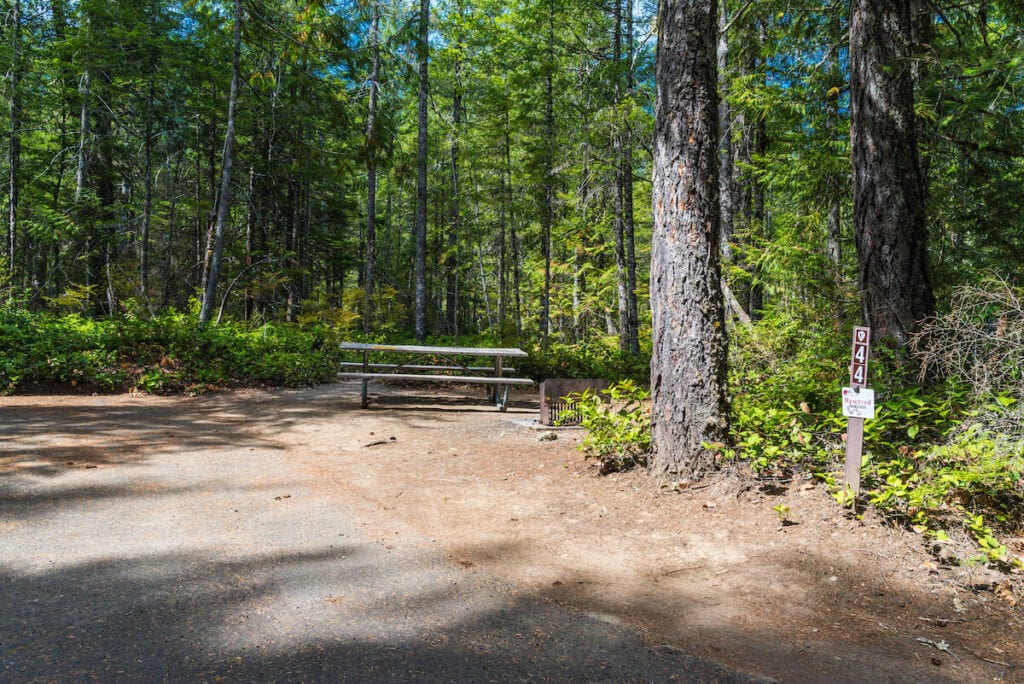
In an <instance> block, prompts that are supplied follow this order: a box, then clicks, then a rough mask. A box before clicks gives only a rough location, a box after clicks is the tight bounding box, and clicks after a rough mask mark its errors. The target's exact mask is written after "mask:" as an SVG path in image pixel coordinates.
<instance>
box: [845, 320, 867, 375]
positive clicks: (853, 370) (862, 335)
mask: <svg viewBox="0 0 1024 684" xmlns="http://www.w3.org/2000/svg"><path fill="white" fill-rule="evenodd" d="M870 355H871V328H864V327H860V326H858V327H856V328H854V329H853V356H852V359H851V361H850V385H852V386H853V387H865V386H866V385H867V384H868V357H869V356H870Z"/></svg>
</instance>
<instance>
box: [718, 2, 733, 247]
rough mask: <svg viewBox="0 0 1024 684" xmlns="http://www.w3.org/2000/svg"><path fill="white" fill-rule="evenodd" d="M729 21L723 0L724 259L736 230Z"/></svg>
mask: <svg viewBox="0 0 1024 684" xmlns="http://www.w3.org/2000/svg"><path fill="white" fill-rule="evenodd" d="M728 24H729V13H728V9H727V3H726V2H724V0H722V1H721V2H720V4H719V9H718V46H717V49H716V62H717V65H718V92H719V95H720V100H719V102H718V130H719V135H720V136H721V137H720V142H719V144H718V206H719V207H720V209H719V211H720V213H721V231H722V234H721V252H722V259H723V261H724V262H725V263H726V264H728V263H729V262H731V261H732V245H731V240H732V233H733V215H734V211H735V209H734V203H733V188H734V182H733V146H732V133H731V125H732V122H731V113H730V110H729V85H730V83H729V72H728V68H729V35H728V33H729V32H728V31H727V30H726V27H727V26H728Z"/></svg>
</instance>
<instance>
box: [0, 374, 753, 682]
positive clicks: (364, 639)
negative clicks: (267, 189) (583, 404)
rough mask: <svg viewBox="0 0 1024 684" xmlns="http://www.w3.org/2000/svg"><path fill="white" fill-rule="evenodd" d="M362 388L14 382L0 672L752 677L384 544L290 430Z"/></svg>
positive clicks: (178, 676) (0, 580)
mask: <svg viewBox="0 0 1024 684" xmlns="http://www.w3.org/2000/svg"><path fill="white" fill-rule="evenodd" d="M352 391H354V386H349V387H345V386H341V385H336V386H332V387H328V388H319V389H316V390H306V391H304V392H306V393H307V394H305V395H304V394H303V393H302V392H298V393H282V394H279V395H277V396H271V395H263V394H261V393H257V392H251V393H243V394H241V395H235V394H227V395H221V396H212V397H203V398H200V399H188V398H161V397H127V396H125V397H90V396H62V397H22V398H14V399H5V400H3V403H2V404H0V605H2V606H3V610H2V611H0V680H2V681H5V682H24V681H125V680H133V681H213V680H219V679H227V680H233V681H286V682H297V681H402V682H405V681H665V680H677V681H701V682H709V681H723V682H732V681H750V679H749V678H748V677H746V676H745V675H742V674H739V673H736V672H733V671H729V670H727V669H725V668H722V667H719V666H717V665H715V664H712V663H709V662H707V661H702V660H699V659H697V658H694V657H690V656H688V655H686V654H684V653H682V652H680V651H678V650H675V649H670V648H658V647H653V648H652V647H650V646H649V645H648V644H646V643H645V641H644V640H643V639H642V637H641V635H640V634H639V633H637V632H636V631H635V630H634V629H632V628H630V627H628V626H626V625H624V624H622V623H621V622H619V621H618V620H616V619H614V618H612V617H610V616H604V615H601V614H597V613H587V612H582V611H579V610H577V609H573V608H570V607H567V606H564V605H560V604H558V603H556V602H553V601H548V600H545V599H543V598H537V597H535V596H533V595H531V594H530V593H529V592H525V591H521V590H520V589H518V588H517V586H515V585H513V584H510V583H509V582H508V580H506V579H498V578H496V577H494V576H488V574H487V573H485V572H476V571H475V572H467V571H466V569H465V568H463V567H460V566H459V564H458V563H456V562H453V561H452V560H451V558H450V557H449V556H446V555H445V554H444V553H443V551H442V550H441V549H440V548H439V547H438V546H437V545H436V544H435V543H434V542H433V540H431V539H427V538H421V537H418V536H416V535H414V534H413V535H410V534H403V535H395V538H394V539H393V540H392V539H388V540H384V541H383V542H382V540H381V533H380V530H376V529H374V526H373V524H372V523H368V522H366V521H365V520H361V519H360V518H359V517H358V515H357V514H356V513H355V512H354V510H356V508H357V507H355V506H349V505H347V504H346V501H344V500H343V499H342V498H340V497H339V496H338V495H337V494H334V493H332V492H331V491H330V488H329V487H325V486H323V482H321V481H318V480H317V478H316V477H314V476H312V475H311V474H310V471H309V470H308V469H303V468H298V467H296V466H295V457H296V449H297V448H298V449H301V448H302V446H303V445H296V444H294V443H291V441H290V440H291V437H290V432H289V430H290V428H291V426H294V425H295V424H297V423H298V422H303V421H310V420H324V419H325V417H326V412H328V411H330V410H332V408H336V404H337V403H338V402H341V401H351V399H352V398H351V397H348V396H346V395H345V393H349V392H352ZM310 396H315V397H316V398H317V399H318V401H317V402H313V403H312V404H315V405H312V404H311V403H310V402H305V401H302V399H303V398H304V397H305V398H309V397H310ZM331 419H332V420H336V421H339V422H340V424H342V425H343V424H344V421H345V416H344V415H336V416H332V417H331ZM335 439H339V440H343V439H345V437H344V435H343V434H342V435H341V436H338V437H336V438H335ZM311 448H312V447H311ZM321 448H322V447H321ZM314 455H315V454H314Z"/></svg>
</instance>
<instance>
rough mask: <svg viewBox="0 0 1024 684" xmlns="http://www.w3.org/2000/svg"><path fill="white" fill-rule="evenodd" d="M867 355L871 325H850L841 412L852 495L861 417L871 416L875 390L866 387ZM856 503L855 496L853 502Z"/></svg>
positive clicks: (856, 480)
mask: <svg viewBox="0 0 1024 684" xmlns="http://www.w3.org/2000/svg"><path fill="white" fill-rule="evenodd" d="M870 357H871V328H867V327H863V326H857V327H856V328H854V329H853V348H852V350H851V356H850V386H849V387H844V388H843V415H844V416H846V418H847V423H846V467H845V468H844V473H845V476H846V489H847V491H848V492H849V493H850V494H852V495H853V496H854V497H856V496H857V494H859V493H860V465H861V454H862V453H863V451H864V420H865V419H867V420H871V419H872V418H874V417H875V393H874V392H873V391H872V390H870V389H868V359H869V358H870ZM851 503H853V505H854V506H856V499H854V501H853V502H851Z"/></svg>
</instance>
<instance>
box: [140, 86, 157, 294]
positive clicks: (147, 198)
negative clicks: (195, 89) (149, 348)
mask: <svg viewBox="0 0 1024 684" xmlns="http://www.w3.org/2000/svg"><path fill="white" fill-rule="evenodd" d="M153 88H154V86H153V75H152V74H150V77H149V83H148V84H147V90H146V127H145V137H146V139H145V140H143V143H142V153H143V163H144V165H145V169H144V171H143V173H144V175H145V180H144V188H143V199H142V235H140V237H139V242H140V245H139V291H140V294H141V295H142V301H143V302H145V301H146V296H147V294H148V292H149V227H150V222H151V220H152V216H153V98H154V95H153Z"/></svg>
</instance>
